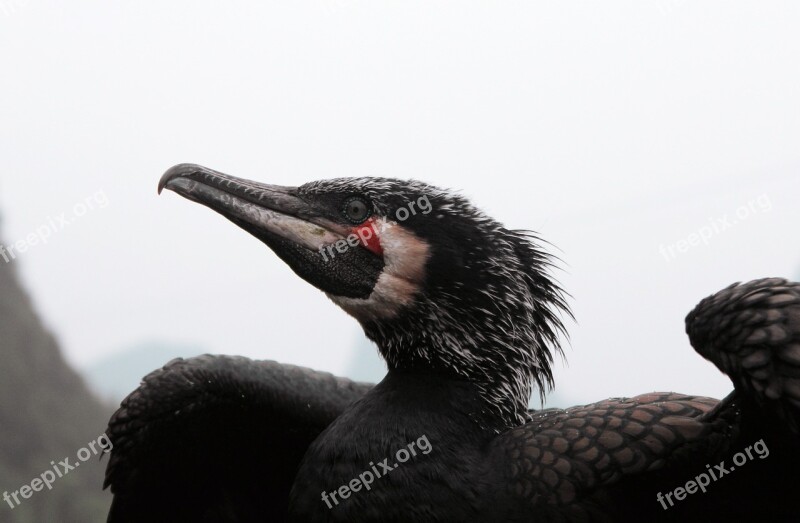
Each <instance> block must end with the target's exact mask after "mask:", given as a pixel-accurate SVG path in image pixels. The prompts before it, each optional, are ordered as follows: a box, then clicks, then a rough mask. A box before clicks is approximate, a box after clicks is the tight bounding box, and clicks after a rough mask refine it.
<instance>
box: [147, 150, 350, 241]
mask: <svg viewBox="0 0 800 523" xmlns="http://www.w3.org/2000/svg"><path fill="white" fill-rule="evenodd" d="M164 189H168V190H170V191H174V192H176V193H178V194H180V195H181V196H183V197H184V198H187V199H189V200H192V201H195V202H197V203H200V204H203V205H205V206H206V207H208V208H210V209H213V210H214V211H216V212H218V213H220V214H222V215H223V216H225V217H226V218H228V219H230V220H231V221H234V222H235V223H237V224H239V225H241V226H242V227H244V228H246V229H248V230H250V231H251V232H255V231H258V232H259V233H262V234H263V233H267V234H269V233H271V234H274V235H276V236H279V237H281V238H283V239H285V240H288V241H291V242H293V243H294V244H297V245H301V246H303V247H305V248H307V249H309V250H312V251H318V250H319V249H321V248H323V247H324V246H325V245H330V244H332V243H335V242H336V241H338V240H341V239H342V238H343V237H344V236H346V233H345V234H344V235H343V234H342V232H343V231H342V227H341V226H339V225H337V224H335V223H333V222H331V221H330V220H327V219H325V218H323V217H321V216H319V215H318V214H317V213H315V212H314V209H313V207H312V206H310V205H309V204H307V203H306V202H305V201H303V200H302V199H301V198H299V197H298V196H297V195H296V188H295V187H283V186H280V185H269V184H265V183H258V182H252V181H249V180H244V179H241V178H236V177H235V176H229V175H227V174H223V173H220V172H217V171H214V170H213V169H208V168H206V167H203V166H201V165H195V164H191V163H182V164H179V165H176V166H174V167H172V168H170V169H169V170H167V172H165V173H164V175H163V176H162V177H161V180H160V181H159V182H158V193H159V194H161V191H163V190H164Z"/></svg>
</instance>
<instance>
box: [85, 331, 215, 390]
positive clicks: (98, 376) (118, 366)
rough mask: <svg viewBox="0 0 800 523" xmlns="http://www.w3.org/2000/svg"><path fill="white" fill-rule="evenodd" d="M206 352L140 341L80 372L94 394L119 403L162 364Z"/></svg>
mask: <svg viewBox="0 0 800 523" xmlns="http://www.w3.org/2000/svg"><path fill="white" fill-rule="evenodd" d="M207 352H208V351H207V350H204V349H203V348H201V347H199V346H196V345H184V344H173V343H165V342H148V343H140V344H138V345H135V346H133V347H131V348H129V349H126V350H123V351H121V352H119V353H115V354H112V355H110V356H106V357H105V358H102V359H101V360H99V361H97V362H95V363H92V364H90V365H88V366H87V367H85V368H83V369H81V371H82V372H83V375H84V376H85V377H86V379H87V380H88V382H89V386H90V387H91V388H92V390H93V391H94V392H95V393H97V394H98V395H99V396H100V397H101V398H103V400H106V401H110V402H112V403H113V404H115V405H118V404H119V402H120V401H122V400H123V399H124V398H125V396H127V395H128V394H130V393H131V392H133V391H134V390H135V389H136V388H137V387H138V386H139V382H140V381H141V379H142V377H144V376H145V375H146V374H149V373H150V372H152V371H154V370H156V369H159V368H161V367H163V366H164V364H165V363H167V362H168V361H170V360H172V359H174V358H190V357H192V356H198V355H200V354H205V353H207Z"/></svg>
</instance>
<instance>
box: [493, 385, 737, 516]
mask: <svg viewBox="0 0 800 523" xmlns="http://www.w3.org/2000/svg"><path fill="white" fill-rule="evenodd" d="M718 405H719V401H718V400H715V399H712V398H705V397H698V396H684V395H681V394H675V393H651V394H645V395H641V396H637V397H634V398H612V399H607V400H604V401H601V402H598V403H594V404H591V405H585V406H580V407H572V408H569V409H566V410H560V409H548V410H545V411H540V412H538V413H536V414H534V415H533V419H532V421H531V422H529V423H527V424H525V425H523V426H520V427H518V428H515V429H512V430H510V431H508V432H506V433H504V434H502V435H501V436H499V437H498V438H497V439H496V440H495V442H494V445H495V448H494V449H493V450H494V451H496V452H500V453H501V454H502V455H503V457H502V458H500V460H498V461H502V462H505V463H508V466H507V467H505V478H504V481H503V482H502V483H503V484H504V485H507V487H506V488H507V492H506V493H505V494H506V495H508V496H510V497H513V498H515V499H517V500H521V507H520V509H519V510H520V512H519V513H520V514H526V515H527V516H528V517H532V516H537V517H538V518H539V519H537V521H539V520H541V521H584V520H592V521H595V520H606V519H608V518H609V517H611V518H612V519H613V520H625V519H624V518H623V519H619V518H620V512H619V510H622V509H623V508H624V510H626V511H627V510H642V511H644V510H646V511H647V512H642V514H645V513H649V512H653V511H655V510H660V507H659V506H658V504H657V502H656V499H655V496H656V492H658V490H657V488H656V487H655V486H653V487H651V488H648V489H646V492H645V494H646V500H644V501H642V500H638V499H636V496H635V494H634V493H633V491H634V489H632V488H630V486H629V485H627V486H625V487H623V488H619V487H621V486H622V485H623V484H624V482H626V481H627V482H629V483H630V480H631V479H634V480H635V478H637V477H638V478H641V477H645V476H646V475H648V474H651V473H654V472H656V471H660V470H662V469H664V468H667V467H669V466H671V465H672V464H673V463H679V462H680V463H684V462H688V461H691V459H696V456H694V454H693V453H694V452H701V451H702V452H704V453H706V454H714V453H716V452H717V451H718V450H720V451H721V450H722V448H723V447H724V446H725V443H724V440H726V439H727V434H726V431H727V429H728V428H729V423H731V421H732V420H731V419H730V417H731V416H732V415H734V412H725V413H724V414H720V413H718V412H716V410H715V407H718ZM712 414H713V415H712ZM715 436H716V437H715ZM716 447H719V449H717V448H716ZM712 449H713V451H712ZM615 487H617V489H618V490H621V491H623V492H625V494H626V496H627V497H628V499H626V500H625V507H617V506H615V503H614V502H613V499H614V498H613V496H614V494H613V492H612V491H613V489H614V488H615ZM643 499H644V498H643ZM636 503H639V504H642V505H643V506H644V507H645V508H644V509H634V508H633V507H635V504H636Z"/></svg>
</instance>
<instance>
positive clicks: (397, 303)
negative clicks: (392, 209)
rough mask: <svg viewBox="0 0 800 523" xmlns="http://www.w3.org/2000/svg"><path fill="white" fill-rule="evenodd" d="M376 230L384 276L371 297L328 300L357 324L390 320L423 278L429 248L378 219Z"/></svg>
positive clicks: (422, 241) (390, 223)
mask: <svg viewBox="0 0 800 523" xmlns="http://www.w3.org/2000/svg"><path fill="white" fill-rule="evenodd" d="M375 230H376V231H377V235H378V237H379V238H380V242H381V248H382V249H383V261H384V267H383V272H381V275H380V276H379V277H378V281H377V282H376V283H375V287H374V288H373V289H372V294H370V295H369V297H367V298H365V299H361V298H346V297H343V296H336V295H333V294H328V297H329V298H330V299H331V300H332V301H333V302H334V303H336V304H337V305H338V306H339V307H341V308H342V309H344V310H345V312H347V313H348V314H349V315H351V316H353V317H354V318H356V319H357V320H359V321H369V320H376V319H387V318H392V317H394V316H395V315H397V313H398V312H399V311H400V310H401V309H402V308H403V306H405V305H406V304H408V303H409V302H411V300H413V299H414V296H415V295H416V294H417V292H418V291H419V290H420V287H421V285H422V282H423V280H424V278H425V265H426V264H427V263H428V258H429V257H430V246H429V245H428V243H427V242H426V241H424V240H422V239H420V238H419V237H418V236H417V235H415V234H414V233H412V232H411V231H409V230H408V229H406V228H404V227H403V226H402V225H399V224H397V223H396V222H393V221H390V220H387V219H385V218H379V219H377V220H375Z"/></svg>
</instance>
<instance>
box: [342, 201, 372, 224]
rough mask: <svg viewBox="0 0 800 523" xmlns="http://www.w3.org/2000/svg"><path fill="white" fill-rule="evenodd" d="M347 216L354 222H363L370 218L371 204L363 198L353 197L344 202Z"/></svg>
mask: <svg viewBox="0 0 800 523" xmlns="http://www.w3.org/2000/svg"><path fill="white" fill-rule="evenodd" d="M342 212H343V213H344V215H345V217H346V218H347V219H348V220H350V221H351V222H353V223H361V222H363V221H364V220H366V219H367V218H369V205H367V202H365V201H364V200H363V199H361V198H358V197H353V198H350V199H348V200H347V201H346V202H344V208H343V209H342Z"/></svg>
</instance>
